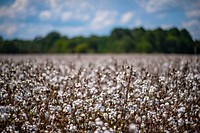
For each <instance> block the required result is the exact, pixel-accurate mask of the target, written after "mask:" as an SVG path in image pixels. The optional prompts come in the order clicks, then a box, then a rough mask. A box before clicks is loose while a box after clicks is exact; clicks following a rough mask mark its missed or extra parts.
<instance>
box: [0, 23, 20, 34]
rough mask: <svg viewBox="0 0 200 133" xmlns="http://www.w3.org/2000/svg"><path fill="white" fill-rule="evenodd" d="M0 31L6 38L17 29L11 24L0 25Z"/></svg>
mask: <svg viewBox="0 0 200 133" xmlns="http://www.w3.org/2000/svg"><path fill="white" fill-rule="evenodd" d="M0 31H1V32H4V33H5V34H6V35H7V36H11V35H13V34H14V33H15V32H16V31H17V27H16V25H13V24H1V25H0Z"/></svg>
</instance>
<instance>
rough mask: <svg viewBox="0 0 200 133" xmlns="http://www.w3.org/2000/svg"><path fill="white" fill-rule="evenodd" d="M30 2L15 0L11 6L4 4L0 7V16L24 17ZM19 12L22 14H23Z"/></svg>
mask: <svg viewBox="0 0 200 133" xmlns="http://www.w3.org/2000/svg"><path fill="white" fill-rule="evenodd" d="M28 4H29V2H28V0H15V2H14V3H13V4H11V5H10V6H8V7H7V6H2V7H1V8H0V16H6V17H10V18H16V17H23V16H25V15H26V13H27V10H28ZM19 14H21V16H20V15H19Z"/></svg>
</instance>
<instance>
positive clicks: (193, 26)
mask: <svg viewBox="0 0 200 133" xmlns="http://www.w3.org/2000/svg"><path fill="white" fill-rule="evenodd" d="M182 28H186V29H188V30H189V31H190V33H191V35H192V37H193V38H194V39H200V38H199V37H200V21H199V20H196V19H192V20H190V21H187V22H183V23H182Z"/></svg>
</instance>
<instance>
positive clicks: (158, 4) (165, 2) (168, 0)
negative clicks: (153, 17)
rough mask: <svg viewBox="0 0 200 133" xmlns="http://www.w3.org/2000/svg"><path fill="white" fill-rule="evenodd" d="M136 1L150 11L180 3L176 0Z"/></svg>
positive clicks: (160, 9)
mask: <svg viewBox="0 0 200 133" xmlns="http://www.w3.org/2000/svg"><path fill="white" fill-rule="evenodd" d="M136 2H137V3H138V4H139V5H140V6H141V7H142V8H144V9H145V10H146V11H147V12H148V13H154V12H157V11H162V10H166V9H168V8H170V7H175V6H177V3H178V2H177V1H175V0H149V1H146V0H136Z"/></svg>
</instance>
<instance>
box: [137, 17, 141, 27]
mask: <svg viewBox="0 0 200 133" xmlns="http://www.w3.org/2000/svg"><path fill="white" fill-rule="evenodd" d="M141 25H142V20H141V19H136V21H135V26H136V27H139V26H141Z"/></svg>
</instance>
